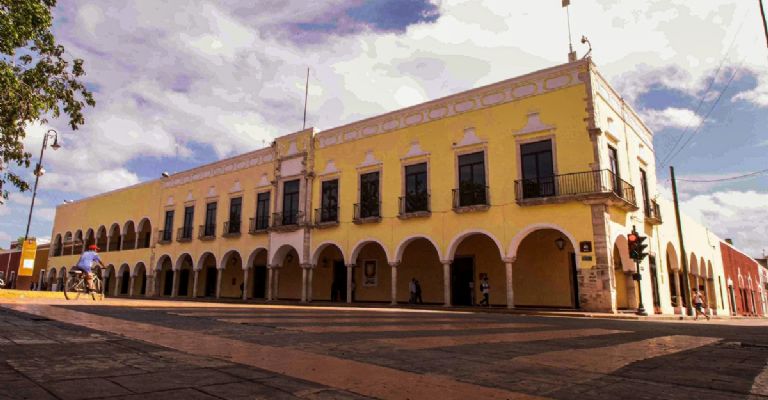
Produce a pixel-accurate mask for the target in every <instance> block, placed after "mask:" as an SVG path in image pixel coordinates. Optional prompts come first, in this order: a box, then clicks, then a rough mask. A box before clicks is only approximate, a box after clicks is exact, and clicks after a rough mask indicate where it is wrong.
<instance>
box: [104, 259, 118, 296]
mask: <svg viewBox="0 0 768 400" xmlns="http://www.w3.org/2000/svg"><path fill="white" fill-rule="evenodd" d="M116 284H117V274H116V273H115V266H114V265H112V264H109V265H107V269H106V270H105V271H104V296H113V295H114V294H115V285H116Z"/></svg>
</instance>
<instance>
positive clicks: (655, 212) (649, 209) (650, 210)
mask: <svg viewBox="0 0 768 400" xmlns="http://www.w3.org/2000/svg"><path fill="white" fill-rule="evenodd" d="M645 218H648V219H650V220H654V221H659V223H661V222H662V220H661V208H660V207H659V203H657V202H656V200H651V201H650V202H648V203H647V204H645Z"/></svg>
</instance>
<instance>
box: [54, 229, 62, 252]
mask: <svg viewBox="0 0 768 400" xmlns="http://www.w3.org/2000/svg"><path fill="white" fill-rule="evenodd" d="M61 243H62V240H61V234H60V233H58V234H56V237H55V238H54V239H53V242H52V243H51V247H53V249H52V250H53V256H54V257H59V256H61V247H62V246H61Z"/></svg>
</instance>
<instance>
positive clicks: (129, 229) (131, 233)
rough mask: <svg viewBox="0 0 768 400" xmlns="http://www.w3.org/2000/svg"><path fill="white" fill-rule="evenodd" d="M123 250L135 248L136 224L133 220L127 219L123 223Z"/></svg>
mask: <svg viewBox="0 0 768 400" xmlns="http://www.w3.org/2000/svg"><path fill="white" fill-rule="evenodd" d="M122 235H123V240H122V242H123V244H122V249H123V250H132V249H134V248H136V225H135V224H134V223H133V221H130V220H129V221H128V222H126V223H125V225H123V232H122Z"/></svg>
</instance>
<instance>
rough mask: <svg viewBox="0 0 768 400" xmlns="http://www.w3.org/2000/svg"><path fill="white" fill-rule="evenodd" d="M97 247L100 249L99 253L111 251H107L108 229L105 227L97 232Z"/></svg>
mask: <svg viewBox="0 0 768 400" xmlns="http://www.w3.org/2000/svg"><path fill="white" fill-rule="evenodd" d="M96 246H97V247H98V248H99V251H109V249H107V228H105V227H104V225H102V226H100V227H99V230H97V231H96Z"/></svg>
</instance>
